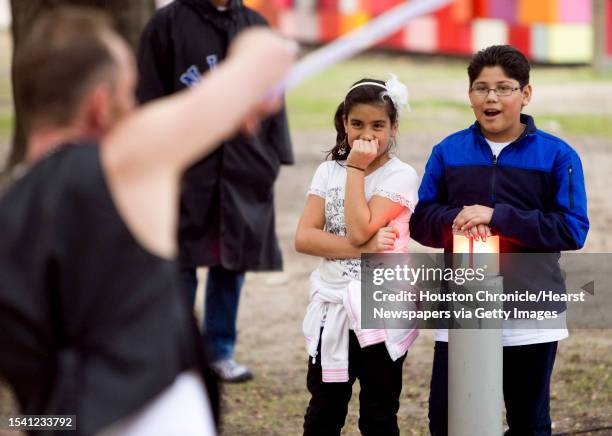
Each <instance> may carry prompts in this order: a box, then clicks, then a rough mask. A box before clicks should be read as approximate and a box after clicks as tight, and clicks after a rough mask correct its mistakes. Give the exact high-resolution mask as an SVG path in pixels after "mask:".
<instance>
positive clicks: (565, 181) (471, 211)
mask: <svg viewBox="0 0 612 436" xmlns="http://www.w3.org/2000/svg"><path fill="white" fill-rule="evenodd" d="M529 70H530V65H529V62H528V61H527V59H526V58H525V56H524V55H523V54H522V53H521V52H519V51H518V50H516V49H515V48H513V47H511V46H508V45H497V46H491V47H488V48H486V49H484V50H481V51H479V52H478V53H476V55H474V57H473V58H472V60H471V62H470V65H469V66H468V76H469V81H470V89H469V97H470V103H471V107H472V109H473V110H474V115H475V116H476V122H475V123H474V124H473V125H472V126H471V127H469V128H468V129H465V130H462V131H459V132H457V133H454V134H453V135H450V136H449V137H447V138H446V139H444V140H443V141H442V142H441V143H439V144H438V145H436V146H435V147H434V148H433V150H432V153H431V156H430V157H429V160H428V162H427V165H426V167H425V174H424V176H423V180H422V183H421V186H420V188H419V203H418V205H417V207H416V210H415V212H414V214H413V216H412V218H411V220H410V234H411V236H412V237H413V238H414V239H415V240H416V241H418V242H420V243H421V244H423V245H427V246H430V247H436V248H444V249H445V251H446V252H452V234H453V232H463V233H465V235H466V236H471V237H473V238H474V239H475V240H478V239H483V240H486V238H487V237H488V236H490V235H491V232H492V231H493V232H495V233H497V234H499V235H500V252H502V253H558V252H559V251H562V250H577V249H579V248H581V247H582V246H583V245H584V241H585V238H586V235H587V232H588V229H589V220H588V217H587V206H586V193H585V187H584V176H583V172H582V165H581V162H580V158H579V156H578V154H577V153H576V152H575V151H574V150H573V149H572V148H571V147H570V146H569V145H568V144H566V143H565V142H563V141H562V140H561V139H559V138H557V137H555V136H553V135H550V134H548V133H545V132H542V131H541V130H538V129H537V128H536V126H535V123H534V120H533V118H532V117H531V116H529V115H526V114H522V113H521V112H522V109H523V107H525V106H527V104H529V101H530V100H531V94H532V87H531V85H530V84H529ZM554 263H555V265H553V266H552V268H554V269H551V270H550V271H552V272H553V273H554V274H552V273H551V274H550V276H551V277H553V276H555V274H556V273H557V272H558V273H559V274H558V277H560V276H561V275H560V271H559V266H558V263H557V262H556V260H555V262H554ZM502 274H503V271H502ZM543 276H544V275H543ZM523 279H524V281H525V283H524V284H525V286H529V284H530V283H529V280H533V279H534V277H528V276H527V277H523ZM539 279H540V284H539V285H538V286H540V285H541V279H542V277H539ZM544 280H553V279H552V278H551V279H549V278H548V276H546V277H545V278H544ZM558 280H561V285H562V286H563V284H562V279H558ZM556 284H558V281H557V283H556ZM532 285H533V283H532ZM534 286H535V285H534ZM525 290H527V289H525ZM564 309H565V307H564V306H562V307H561V312H563V313H562V315H563V318H562V327H563V328H555V329H550V328H549V329H545V328H541V325H539V324H537V323H538V321H537V320H517V319H510V320H508V321H504V322H503V333H502V335H503V339H502V341H503V346H504V351H503V359H504V361H503V362H504V363H503V366H504V368H503V391H504V401H505V404H506V418H507V422H508V426H509V430H508V431H507V432H506V435H507V436H516V435H520V436H528V435H529V436H531V435H533V436H536V435H537V436H540V435H550V434H551V420H550V377H551V373H552V369H553V364H554V360H555V355H556V352H557V342H558V341H559V340H561V339H564V338H566V337H567V336H568V331H567V329H566V328H565V319H564V315H565V314H564ZM435 339H436V344H435V349H434V361H433V371H432V379H431V391H430V398H429V427H430V431H431V434H432V435H435V436H440V435H446V434H447V424H448V423H447V415H448V404H447V403H448V331H447V330H437V331H436V333H435Z"/></svg>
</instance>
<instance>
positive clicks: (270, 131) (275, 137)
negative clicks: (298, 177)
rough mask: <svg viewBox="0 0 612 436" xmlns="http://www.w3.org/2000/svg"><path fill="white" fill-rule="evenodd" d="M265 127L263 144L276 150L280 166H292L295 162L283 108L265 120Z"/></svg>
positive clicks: (285, 113)
mask: <svg viewBox="0 0 612 436" xmlns="http://www.w3.org/2000/svg"><path fill="white" fill-rule="evenodd" d="M265 127H266V128H265V131H264V132H263V133H264V135H265V138H263V139H264V141H265V143H266V144H268V145H269V146H270V147H272V148H273V149H274V150H276V153H277V154H278V158H279V160H280V163H281V164H282V165H293V164H294V163H295V160H294V157H293V147H292V145H291V136H290V134H289V123H288V121H287V112H286V110H285V106H283V108H282V109H281V110H280V111H279V112H277V113H276V114H274V115H272V116H271V117H270V118H269V119H268V120H267V122H266V125H265Z"/></svg>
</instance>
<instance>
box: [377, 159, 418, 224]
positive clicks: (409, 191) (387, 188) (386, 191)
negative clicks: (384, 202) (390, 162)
mask: <svg viewBox="0 0 612 436" xmlns="http://www.w3.org/2000/svg"><path fill="white" fill-rule="evenodd" d="M418 191H419V177H418V176H417V173H416V171H415V170H414V169H413V168H412V167H411V166H410V165H408V164H405V163H403V162H402V163H401V165H397V166H396V167H394V168H393V169H392V170H391V171H390V172H389V174H385V177H384V178H383V180H382V182H381V183H380V185H378V186H377V187H376V189H375V190H374V193H373V194H372V195H378V196H379V197H384V198H387V199H389V200H391V201H394V202H396V203H401V204H402V205H403V206H404V207H406V208H408V209H409V210H410V211H411V212H414V208H415V207H416V204H417V202H418Z"/></svg>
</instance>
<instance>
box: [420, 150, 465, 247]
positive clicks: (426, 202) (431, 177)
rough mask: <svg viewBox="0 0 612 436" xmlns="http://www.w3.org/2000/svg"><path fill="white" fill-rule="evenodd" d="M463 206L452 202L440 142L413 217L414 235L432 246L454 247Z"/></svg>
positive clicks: (433, 152) (426, 171)
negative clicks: (455, 228) (454, 231)
mask: <svg viewBox="0 0 612 436" xmlns="http://www.w3.org/2000/svg"><path fill="white" fill-rule="evenodd" d="M460 210H461V208H459V207H454V206H450V205H449V204H448V198H447V190H446V186H445V181H444V161H443V158H442V155H441V153H440V149H439V146H436V147H434V148H433V151H432V152H431V156H429V160H428V161H427V165H426V166H425V174H424V175H423V180H422V181H421V186H420V187H419V202H418V204H417V206H416V209H415V211H414V213H413V214H412V217H411V218H410V236H411V237H412V238H413V239H414V240H415V241H417V242H419V243H421V244H423V245H427V246H429V247H435V248H447V247H450V246H451V243H452V230H451V226H452V223H453V220H454V219H455V217H456V216H457V214H458V213H459V211H460Z"/></svg>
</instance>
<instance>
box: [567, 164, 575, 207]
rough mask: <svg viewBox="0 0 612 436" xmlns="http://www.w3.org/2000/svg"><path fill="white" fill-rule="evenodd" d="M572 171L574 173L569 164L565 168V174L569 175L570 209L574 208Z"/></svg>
mask: <svg viewBox="0 0 612 436" xmlns="http://www.w3.org/2000/svg"><path fill="white" fill-rule="evenodd" d="M573 173H574V169H573V168H572V166H571V165H570V166H569V168H568V169H567V174H568V176H569V207H570V209H573V208H574V182H573V176H572V174H573Z"/></svg>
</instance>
